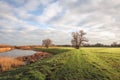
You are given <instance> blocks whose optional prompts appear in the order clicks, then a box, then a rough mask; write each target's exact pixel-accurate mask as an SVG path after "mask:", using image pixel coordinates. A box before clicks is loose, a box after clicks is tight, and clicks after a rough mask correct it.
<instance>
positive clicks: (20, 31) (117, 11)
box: [0, 0, 120, 45]
mask: <svg viewBox="0 0 120 80" xmlns="http://www.w3.org/2000/svg"><path fill="white" fill-rule="evenodd" d="M13 1H14V2H15V3H16V4H18V5H19V7H15V6H13V5H14V4H10V3H9V2H7V1H0V37H1V40H0V43H10V44H13V43H14V44H21V45H22V44H38V43H41V40H42V39H45V38H52V40H53V41H54V43H55V44H70V39H71V32H72V31H78V30H79V29H83V30H85V31H86V32H87V37H88V39H89V42H90V43H96V42H102V43H105V44H109V43H112V42H114V41H120V38H119V37H120V34H119V33H120V32H119V31H120V23H119V21H120V0H57V1H54V0H46V1H44V0H20V1H17V0H13ZM41 6H42V7H41ZM41 9H42V10H41ZM30 11H41V12H40V14H38V15H36V14H34V13H33V14H32V13H29V12H30ZM42 24H44V25H42ZM3 34H5V35H3Z"/></svg>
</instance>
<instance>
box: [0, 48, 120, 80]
mask: <svg viewBox="0 0 120 80" xmlns="http://www.w3.org/2000/svg"><path fill="white" fill-rule="evenodd" d="M35 50H37V51H45V52H49V53H51V54H54V56H52V57H50V58H47V59H44V60H39V61H37V62H36V63H33V64H30V65H27V66H23V67H21V68H16V69H12V70H10V71H7V72H4V73H0V80H120V48H81V49H79V50H77V49H73V48H50V49H39V48H38V49H35Z"/></svg>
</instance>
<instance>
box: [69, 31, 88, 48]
mask: <svg viewBox="0 0 120 80" xmlns="http://www.w3.org/2000/svg"><path fill="white" fill-rule="evenodd" d="M85 35H86V33H85V32H84V31H83V30H80V31H79V32H73V33H72V37H73V39H72V40H71V43H72V45H73V47H75V48H76V49H79V48H80V47H81V46H82V45H83V44H84V42H88V40H87V39H86V37H84V36H85Z"/></svg>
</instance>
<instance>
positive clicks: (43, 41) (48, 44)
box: [42, 39, 52, 48]
mask: <svg viewBox="0 0 120 80" xmlns="http://www.w3.org/2000/svg"><path fill="white" fill-rule="evenodd" d="M42 45H43V46H45V47H46V48H49V46H51V45H52V40H51V39H45V40H42Z"/></svg>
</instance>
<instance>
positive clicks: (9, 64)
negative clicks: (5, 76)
mask: <svg viewBox="0 0 120 80" xmlns="http://www.w3.org/2000/svg"><path fill="white" fill-rule="evenodd" d="M22 65H24V62H22V61H19V60H17V59H15V58H11V57H0V72H3V71H6V70H9V69H11V68H14V67H19V66H22Z"/></svg>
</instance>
